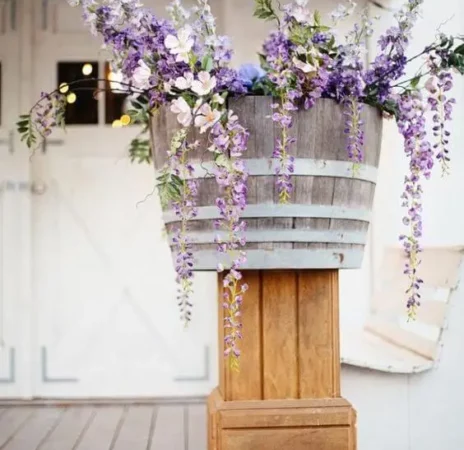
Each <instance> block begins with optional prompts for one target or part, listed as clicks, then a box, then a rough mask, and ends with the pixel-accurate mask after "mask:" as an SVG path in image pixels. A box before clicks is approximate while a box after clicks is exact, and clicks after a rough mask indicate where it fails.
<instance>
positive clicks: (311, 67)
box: [293, 57, 317, 73]
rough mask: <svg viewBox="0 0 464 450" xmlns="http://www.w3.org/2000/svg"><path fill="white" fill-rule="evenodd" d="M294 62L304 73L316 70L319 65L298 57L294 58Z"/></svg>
mask: <svg viewBox="0 0 464 450" xmlns="http://www.w3.org/2000/svg"><path fill="white" fill-rule="evenodd" d="M293 64H294V65H295V67H296V68H298V69H300V70H301V71H303V72H304V73H310V72H316V71H317V66H316V65H314V64H310V63H308V62H304V61H301V60H300V59H298V58H296V57H295V58H293Z"/></svg>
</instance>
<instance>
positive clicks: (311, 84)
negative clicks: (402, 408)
mask: <svg viewBox="0 0 464 450" xmlns="http://www.w3.org/2000/svg"><path fill="white" fill-rule="evenodd" d="M68 2H69V3H70V4H72V5H73V6H78V5H80V6H81V7H82V12H83V18H84V20H85V22H86V23H87V25H88V27H89V28H90V30H91V32H92V33H93V34H95V35H97V36H100V37H101V39H102V41H103V45H104V48H105V49H106V50H107V52H109V54H110V60H111V66H112V70H113V71H115V72H119V73H120V74H121V75H122V81H121V82H120V85H121V90H126V91H127V93H128V94H134V95H137V96H140V97H138V100H140V99H143V101H142V102H138V100H137V102H135V101H134V104H136V103H139V105H138V106H140V107H141V111H136V114H135V115H134V117H137V121H141V122H145V125H147V126H146V130H148V129H149V127H148V122H149V120H150V117H151V116H152V115H154V114H157V113H158V111H159V110H160V109H163V108H164V109H166V110H168V111H169V112H170V113H173V114H174V115H175V120H177V126H178V131H177V132H176V133H174V136H173V138H172V140H171V142H170V144H169V148H166V152H167V158H166V163H165V165H164V166H163V167H162V168H161V170H160V172H161V176H160V177H159V178H158V181H159V184H158V188H159V192H160V197H161V199H162V200H163V204H164V203H169V204H170V205H171V206H172V208H173V209H174V211H175V214H176V216H177V223H178V224H179V226H178V227H175V228H174V229H171V230H170V232H171V238H172V242H171V244H172V247H173V248H174V249H175V270H176V273H177V282H178V284H179V293H178V302H179V307H180V309H181V315H182V319H183V320H184V321H185V322H186V323H188V322H189V321H190V318H191V308H192V304H191V302H190V297H191V293H192V286H193V276H194V271H193V268H194V257H195V256H194V253H193V250H192V248H193V247H192V244H193V243H192V242H191V241H190V238H189V233H188V226H189V222H190V221H191V220H193V219H195V217H196V215H197V205H196V197H197V193H198V184H197V181H195V177H194V173H193V172H194V166H193V165H192V164H191V161H190V159H191V158H192V154H193V150H200V149H199V148H198V146H199V142H200V141H201V142H208V144H207V147H208V148H205V149H201V150H205V151H210V152H212V154H213V155H214V163H213V167H214V176H215V180H216V183H217V185H218V187H219V192H220V194H219V195H218V197H217V198H216V201H215V205H216V206H217V208H218V209H219V213H220V218H219V219H218V220H217V221H216V223H215V225H216V228H217V231H218V236H217V239H216V243H217V249H218V253H219V259H220V263H219V265H218V270H219V271H220V272H222V271H224V270H226V271H227V272H226V273H225V274H224V276H223V287H224V289H223V292H224V299H223V304H224V308H225V319H224V327H225V329H226V333H225V339H224V341H225V354H226V356H228V357H229V358H230V361H231V365H232V367H235V368H236V367H237V366H238V362H237V361H238V357H239V355H240V350H239V345H238V342H239V340H240V339H241V337H242V331H241V328H242V325H241V320H240V314H241V312H240V309H241V305H242V304H243V301H244V294H245V292H246V290H247V289H248V286H247V284H246V283H245V282H244V279H243V275H242V272H241V271H242V269H243V268H244V265H245V264H246V252H245V246H246V240H245V231H246V222H245V221H244V220H243V219H242V216H243V212H244V210H245V208H246V205H247V177H248V175H247V169H246V165H245V161H244V159H243V154H244V152H245V151H246V149H247V143H248V137H249V135H248V131H247V130H246V129H245V128H244V127H243V126H242V125H241V124H240V117H237V116H236V115H234V114H233V112H232V111H230V110H229V107H228V101H227V100H228V97H229V96H238V95H247V94H250V93H254V94H258V95H263V94H265V95H268V94H269V95H272V96H273V97H274V99H275V100H274V101H273V103H272V110H270V111H269V116H270V120H273V121H274V123H275V125H276V128H278V130H279V133H278V134H279V135H278V136H277V138H276V140H275V145H274V148H273V149H270V154H271V152H272V158H273V160H274V163H275V166H276V185H277V190H278V193H279V200H280V202H281V203H287V202H289V201H290V200H291V194H292V192H293V180H292V178H293V174H294V171H295V158H294V156H293V154H292V153H293V148H294V147H295V146H296V144H297V142H296V139H295V138H294V137H293V134H294V133H292V131H293V130H292V127H293V121H294V115H295V114H296V112H297V111H298V110H300V109H309V108H312V107H313V106H314V105H315V103H316V102H317V101H318V99H319V98H321V97H323V98H330V99H332V100H333V101H336V102H338V103H340V105H341V106H342V107H343V111H344V115H345V118H346V121H345V128H344V131H345V133H346V136H347V143H346V149H347V152H348V157H349V159H350V160H351V161H353V163H354V167H356V166H357V165H359V164H360V163H362V161H363V157H364V148H363V147H364V128H363V126H364V124H363V120H362V116H363V108H364V107H365V105H366V104H368V105H371V106H374V107H377V108H379V109H380V110H381V111H383V112H384V113H385V114H388V115H390V116H394V117H395V118H396V120H397V124H398V129H399V132H400V133H401V134H402V135H403V137H404V151H405V155H406V157H407V158H408V161H409V171H408V174H407V175H406V177H405V183H404V186H405V188H404V193H403V195H402V201H403V206H404V208H406V213H405V216H404V218H403V223H404V225H405V226H406V227H408V231H407V232H406V233H405V234H404V235H402V236H401V241H402V244H403V247H404V250H405V253H406V256H407V260H408V262H407V264H406V266H405V274H407V275H408V276H409V280H410V285H409V288H408V291H407V292H408V303H407V306H408V311H409V315H410V317H413V316H414V314H415V311H416V308H417V307H418V305H419V304H420V294H419V288H420V285H421V284H422V280H421V278H420V277H419V274H418V268H419V264H420V252H421V246H420V238H421V237H422V183H423V180H425V179H428V178H429V177H430V175H431V171H432V168H433V166H434V162H435V161H437V160H438V162H439V163H440V164H441V166H442V168H443V170H444V171H447V169H448V163H449V161H450V158H449V136H450V132H449V127H448V126H447V125H448V122H449V121H450V120H451V115H452V110H453V106H454V104H455V100H454V99H453V98H452V97H451V96H450V90H451V89H452V86H453V78H452V73H453V70H455V69H456V70H457V71H459V72H461V73H462V74H464V44H463V43H462V42H463V41H464V38H462V37H456V38H454V37H447V36H445V35H443V34H439V35H438V37H437V40H436V42H434V43H433V44H432V45H430V46H427V47H425V49H424V50H423V51H422V52H421V53H419V54H418V55H415V56H412V57H411V56H409V55H407V54H406V52H407V50H408V47H409V43H410V40H411V34H412V29H413V26H414V24H415V22H416V21H417V19H418V17H419V14H420V6H421V5H422V3H423V0H406V3H405V5H404V6H403V8H402V9H401V10H400V11H399V12H398V13H397V14H396V15H395V18H396V24H395V25H394V26H392V27H390V28H388V30H387V31H386V32H385V33H384V34H382V35H381V37H380V39H379V40H378V45H379V49H380V51H379V53H378V54H377V55H376V57H375V58H374V61H373V62H372V63H371V64H370V65H369V66H367V67H366V65H365V64H366V62H365V61H366V41H367V38H369V37H371V36H372V34H373V30H372V23H371V21H370V19H369V17H368V14H367V10H365V11H364V13H362V14H361V17H360V21H359V23H358V24H356V25H355V26H354V27H353V28H352V29H351V31H350V32H348V34H347V35H346V36H345V40H344V41H340V42H339V41H338V39H337V38H336V36H337V34H336V31H335V30H334V29H333V27H334V26H336V25H337V24H338V23H339V22H340V21H342V20H344V19H346V18H347V17H348V16H350V15H352V14H353V11H354V8H355V2H354V1H353V0H347V4H346V5H339V6H338V7H337V8H336V9H335V10H334V11H333V13H332V14H331V17H332V26H326V25H324V24H323V23H322V15H321V14H320V13H319V12H317V11H310V10H309V7H308V5H309V3H310V2H309V0H292V1H290V2H289V3H288V4H286V5H282V6H281V7H280V5H279V8H278V10H277V8H273V2H267V1H266V2H264V1H261V2H257V10H256V15H257V16H258V17H260V18H263V19H266V20H275V23H276V28H275V29H274V30H273V31H272V32H271V33H270V34H269V36H268V37H267V38H266V39H265V41H264V43H263V45H262V52H261V54H260V55H259V56H260V60H261V65H262V67H261V68H260V67H257V66H254V65H250V64H248V65H244V66H242V67H241V68H240V69H239V70H235V69H234V68H232V67H231V61H232V55H233V52H232V48H231V44H230V39H229V38H228V37H227V36H220V35H218V33H217V27H216V20H215V18H214V16H213V14H212V12H211V7H210V5H209V2H208V0H195V1H194V2H193V3H194V6H193V7H190V8H185V7H184V6H183V4H182V0H172V2H171V4H170V5H169V6H168V8H167V9H168V12H169V15H170V20H165V19H161V18H159V17H156V16H155V14H154V13H153V12H152V11H150V10H149V9H146V8H144V7H143V5H142V3H141V1H139V0H100V1H97V0H68ZM456 42H458V44H456ZM420 56H422V57H424V59H425V66H426V67H427V71H426V72H425V73H423V72H422V70H423V69H422V67H424V66H422V67H421V69H419V72H418V73H417V74H416V76H415V77H414V78H412V79H406V80H403V76H404V75H405V73H406V67H407V65H408V63H409V62H411V61H413V60H416V59H417V58H418V57H420ZM425 76H427V77H428V79H427V81H426V82H425V85H424V86H423V87H422V85H421V82H422V81H423V78H424V77H425ZM402 80H403V81H402ZM100 81H106V82H107V81H108V80H100ZM74 84H75V82H72V83H70V85H73V86H72V88H73V89H74V88H75V89H78V87H75V86H74ZM419 86H421V87H419ZM69 87H70V86H64V87H63V86H60V87H59V88H58V89H56V90H55V91H53V92H51V93H44V94H43V95H42V97H41V99H40V100H39V101H38V102H37V103H36V105H34V107H33V108H32V109H31V110H30V112H29V114H26V115H22V116H20V121H19V122H18V130H19V132H20V133H21V134H22V139H23V140H25V141H26V143H27V145H28V146H29V147H32V146H33V145H34V144H35V143H36V141H37V139H36V136H35V134H34V133H38V134H39V135H40V137H41V138H42V139H45V138H46V137H48V136H49V135H50V133H51V132H52V129H53V128H54V127H57V126H62V125H64V117H65V108H66V98H67V96H66V95H63V92H61V89H62V88H63V89H65V88H69ZM429 112H430V113H431V114H430V116H431V119H432V122H433V125H432V130H431V131H432V133H431V134H432V135H433V139H432V141H433V143H432V144H431V143H430V141H429V138H428V136H427V132H426V118H427V117H428V113H429ZM132 113H133V111H132V112H131V114H132ZM140 117H142V119H140ZM146 130H145V131H146ZM196 135H203V136H206V137H205V139H203V140H198V141H196V140H194V139H196V138H193V137H192V136H196ZM199 153H200V152H199V151H196V152H195V158H197V157H198V154H199ZM270 156H271V155H270ZM147 160H149V158H147Z"/></svg>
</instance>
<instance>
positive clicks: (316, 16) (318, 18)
mask: <svg viewBox="0 0 464 450" xmlns="http://www.w3.org/2000/svg"><path fill="white" fill-rule="evenodd" d="M321 20H322V18H321V13H320V12H319V11H318V10H317V9H316V11H314V23H315V24H316V25H317V26H319V25H320V24H321Z"/></svg>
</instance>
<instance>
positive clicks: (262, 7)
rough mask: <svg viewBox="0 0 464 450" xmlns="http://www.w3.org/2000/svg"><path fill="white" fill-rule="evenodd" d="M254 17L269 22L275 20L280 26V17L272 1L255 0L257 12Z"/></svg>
mask: <svg viewBox="0 0 464 450" xmlns="http://www.w3.org/2000/svg"><path fill="white" fill-rule="evenodd" d="M253 15H254V16H255V17H257V18H258V19H262V20H266V21H268V22H269V21H272V20H275V21H277V23H279V24H280V20H279V16H278V15H277V13H276V12H275V10H274V7H273V5H272V0H255V11H254V13H253Z"/></svg>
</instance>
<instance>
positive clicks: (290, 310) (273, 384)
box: [262, 271, 299, 400]
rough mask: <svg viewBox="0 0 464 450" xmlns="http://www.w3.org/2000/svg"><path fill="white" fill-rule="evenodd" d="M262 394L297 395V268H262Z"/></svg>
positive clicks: (269, 396) (295, 396) (264, 396)
mask: <svg viewBox="0 0 464 450" xmlns="http://www.w3.org/2000/svg"><path fill="white" fill-rule="evenodd" d="M262 284H263V300H262V301H263V311H262V320H263V385H264V386H263V394H264V395H263V398H264V399H266V400H267V399H284V398H298V391H299V379H298V375H299V373H298V304H297V294H298V291H297V288H298V286H297V274H296V272H292V271H288V272H280V271H269V272H265V271H263V272H262Z"/></svg>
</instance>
